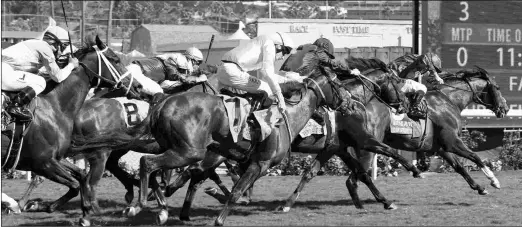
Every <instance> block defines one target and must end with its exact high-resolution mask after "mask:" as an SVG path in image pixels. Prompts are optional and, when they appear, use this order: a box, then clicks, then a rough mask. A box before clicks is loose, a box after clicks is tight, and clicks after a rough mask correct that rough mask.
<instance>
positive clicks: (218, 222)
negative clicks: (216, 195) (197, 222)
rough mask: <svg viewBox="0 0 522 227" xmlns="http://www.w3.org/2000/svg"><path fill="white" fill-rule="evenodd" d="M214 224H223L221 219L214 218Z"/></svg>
mask: <svg viewBox="0 0 522 227" xmlns="http://www.w3.org/2000/svg"><path fill="white" fill-rule="evenodd" d="M214 226H223V221H221V220H219V219H216V221H215V222H214Z"/></svg>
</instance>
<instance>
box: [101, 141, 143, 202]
mask: <svg viewBox="0 0 522 227" xmlns="http://www.w3.org/2000/svg"><path fill="white" fill-rule="evenodd" d="M127 152H129V151H128V150H117V151H113V152H111V154H110V155H109V158H108V159H107V162H106V164H105V169H107V170H109V172H111V173H112V174H113V175H114V177H116V179H118V180H119V181H120V182H121V183H122V184H123V186H124V187H125V189H127V192H126V193H125V202H127V204H130V203H131V202H132V200H133V199H134V186H139V184H140V182H139V180H136V179H134V177H133V176H132V175H130V174H129V173H127V172H125V170H123V169H121V168H120V166H119V164H118V163H119V160H120V158H121V157H123V155H125V154H127Z"/></svg>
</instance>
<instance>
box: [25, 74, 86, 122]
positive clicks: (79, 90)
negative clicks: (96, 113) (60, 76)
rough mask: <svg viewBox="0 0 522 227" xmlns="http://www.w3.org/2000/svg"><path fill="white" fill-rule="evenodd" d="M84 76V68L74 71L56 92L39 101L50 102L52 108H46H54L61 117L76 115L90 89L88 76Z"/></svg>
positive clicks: (53, 91) (55, 89)
mask: <svg viewBox="0 0 522 227" xmlns="http://www.w3.org/2000/svg"><path fill="white" fill-rule="evenodd" d="M83 74H84V73H83V69H82V68H78V69H76V70H74V71H73V72H72V73H71V75H69V77H67V79H65V80H64V81H63V82H62V83H60V84H59V85H58V86H56V88H54V90H52V91H51V92H49V93H48V94H46V95H43V96H40V97H38V99H40V100H42V101H47V102H49V104H50V106H48V107H45V108H53V109H54V110H55V111H56V112H57V113H59V114H60V116H74V115H76V113H77V112H78V111H79V110H80V108H81V106H82V104H83V102H84V101H85V97H87V93H89V88H90V84H89V79H88V77H87V76H86V75H85V76H82V75H83ZM37 102H38V101H37ZM37 102H35V103H36V105H38V104H37Z"/></svg>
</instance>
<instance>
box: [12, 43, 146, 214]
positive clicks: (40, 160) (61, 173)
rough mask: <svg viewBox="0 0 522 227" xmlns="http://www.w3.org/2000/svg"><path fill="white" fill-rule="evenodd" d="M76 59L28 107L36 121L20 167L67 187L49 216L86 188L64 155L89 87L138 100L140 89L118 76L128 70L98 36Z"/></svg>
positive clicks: (24, 147) (22, 153)
mask: <svg viewBox="0 0 522 227" xmlns="http://www.w3.org/2000/svg"><path fill="white" fill-rule="evenodd" d="M74 55H75V57H77V58H78V59H79V60H80V65H81V66H82V67H78V68H76V69H74V70H73V71H72V73H71V75H70V76H69V77H68V78H67V79H66V80H64V81H63V82H62V83H60V84H56V83H52V82H51V84H48V86H47V89H46V91H44V92H43V93H42V94H41V95H40V96H38V97H37V98H36V99H35V100H34V101H33V102H32V103H31V104H30V108H31V109H32V110H33V111H34V118H33V121H32V122H31V124H30V125H29V126H28V128H27V134H26V135H25V137H24V143H23V147H22V151H21V154H20V160H19V163H18V166H17V167H16V169H18V170H24V171H33V172H35V173H36V174H38V175H41V176H43V177H46V178H48V179H50V180H52V181H54V182H57V183H60V184H63V185H66V186H67V187H69V191H68V192H67V193H66V194H65V195H64V196H62V197H61V198H59V199H58V200H56V201H55V202H53V203H52V204H51V205H50V206H49V207H48V208H47V210H48V211H49V212H52V211H54V210H55V209H56V208H57V207H59V206H61V205H62V204H63V203H65V202H66V201H68V200H70V199H71V198H73V197H75V196H76V195H78V192H79V190H80V186H81V184H82V181H81V179H82V178H83V177H84V175H83V173H82V171H81V170H80V169H79V168H78V167H76V166H75V165H73V164H71V163H69V162H68V161H66V160H64V159H63V157H65V154H66V153H67V151H68V148H69V144H70V142H71V139H70V137H71V134H72V130H73V123H74V119H75V117H76V115H77V114H78V112H79V110H80V108H81V106H82V104H83V102H84V100H85V97H86V96H87V93H88V92H89V89H90V88H91V87H96V86H99V87H113V88H117V89H122V90H126V91H128V92H127V93H128V95H129V97H131V98H135V97H139V92H138V91H137V88H139V86H141V85H140V84H139V83H137V82H136V81H134V82H133V83H132V84H130V83H131V81H132V80H131V78H128V77H120V75H121V72H122V71H123V70H122V69H124V67H123V66H122V65H121V64H120V60H119V58H118V57H117V56H116V55H115V54H114V52H113V51H112V50H111V49H109V48H108V47H107V46H106V45H105V44H104V43H103V42H102V41H101V40H100V39H99V37H98V36H96V38H95V40H94V41H93V40H89V43H87V44H86V46H85V47H83V48H82V49H80V50H78V51H77V52H75V54H74ZM93 69H94V70H96V69H97V70H96V71H97V72H96V71H93ZM122 84H123V86H121V85H122ZM125 84H128V85H125ZM5 152H6V151H5V150H2V157H5V155H6V154H5ZM5 158H8V157H5Z"/></svg>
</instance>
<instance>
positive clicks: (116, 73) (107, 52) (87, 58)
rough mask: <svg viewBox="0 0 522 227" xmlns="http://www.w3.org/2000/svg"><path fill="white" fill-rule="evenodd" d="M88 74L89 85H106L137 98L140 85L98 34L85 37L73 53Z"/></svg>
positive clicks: (129, 96)
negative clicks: (93, 36)
mask: <svg viewBox="0 0 522 227" xmlns="http://www.w3.org/2000/svg"><path fill="white" fill-rule="evenodd" d="M74 55H75V57H76V58H78V60H79V61H80V65H81V66H82V67H83V69H84V70H85V72H86V74H87V75H88V76H89V81H90V84H91V87H107V88H111V89H115V90H117V91H121V92H122V93H123V94H122V95H127V97H128V98H139V97H140V90H141V87H142V85H141V84H140V83H139V82H137V81H136V80H134V79H133V78H132V75H130V73H127V69H126V68H125V66H124V65H123V64H122V62H121V60H120V58H119V57H118V56H117V55H116V54H115V53H114V52H113V51H112V50H111V49H110V48H109V47H107V46H106V45H105V44H104V43H103V42H102V41H101V40H100V38H99V37H98V36H96V38H95V39H94V40H93V39H92V37H91V38H89V39H87V42H86V44H85V46H84V47H82V48H81V49H79V50H78V51H76V52H75V53H74Z"/></svg>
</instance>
